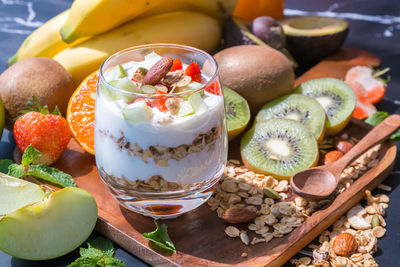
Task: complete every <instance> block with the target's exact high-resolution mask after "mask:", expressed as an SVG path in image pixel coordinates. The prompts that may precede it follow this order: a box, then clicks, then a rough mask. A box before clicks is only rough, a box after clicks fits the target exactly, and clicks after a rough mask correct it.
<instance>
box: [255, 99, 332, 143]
mask: <svg viewBox="0 0 400 267" xmlns="http://www.w3.org/2000/svg"><path fill="white" fill-rule="evenodd" d="M272 118H285V119H291V120H295V121H298V122H301V123H302V124H304V125H305V126H306V127H307V128H308V129H309V130H310V131H311V132H312V133H313V135H314V136H315V139H317V141H318V142H319V141H321V140H322V139H323V137H324V133H325V119H326V115H325V111H324V109H323V108H322V106H321V105H320V104H319V103H318V102H317V101H316V100H315V99H313V98H311V97H308V96H304V95H299V94H291V95H285V96H281V97H278V98H276V99H274V100H272V101H271V102H268V103H267V104H265V105H264V106H263V107H262V108H261V110H260V111H259V112H258V114H257V117H256V122H257V123H258V122H265V121H268V120H270V119H272Z"/></svg>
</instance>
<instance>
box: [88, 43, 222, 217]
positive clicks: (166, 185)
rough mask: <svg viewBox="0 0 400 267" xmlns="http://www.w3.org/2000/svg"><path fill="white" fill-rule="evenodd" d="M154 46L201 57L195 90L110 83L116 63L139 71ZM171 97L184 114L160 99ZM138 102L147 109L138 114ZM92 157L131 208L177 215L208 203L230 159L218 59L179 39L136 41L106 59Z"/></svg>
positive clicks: (185, 57)
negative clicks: (136, 88) (152, 90)
mask: <svg viewBox="0 0 400 267" xmlns="http://www.w3.org/2000/svg"><path fill="white" fill-rule="evenodd" d="M151 52H155V53H157V54H158V55H160V56H169V57H171V58H173V59H176V58H179V59H180V60H181V62H182V64H183V66H184V67H186V66H188V65H189V64H190V63H192V62H197V63H198V65H199V67H200V69H201V73H202V77H201V84H197V87H196V88H195V89H193V90H191V91H190V90H189V91H181V92H180V91H179V90H174V92H173V93H165V94H144V93H137V92H131V91H125V90H122V89H121V87H117V86H115V84H113V83H110V79H108V78H107V77H109V76H112V75H111V73H112V72H113V70H114V68H116V67H120V66H118V64H122V66H131V68H132V69H133V71H135V68H136V67H135V66H137V65H138V62H143V60H144V59H145V56H146V55H148V54H149V53H151ZM131 72H132V71H131ZM128 76H129V71H128ZM129 78H130V77H129ZM143 90H144V89H143ZM199 97H200V98H201V99H203V100H202V101H200V100H199V99H198V98H199ZM169 99H170V100H169ZM196 99H197V100H199V101H197V100H196ZM166 101H169V103H175V104H176V103H180V104H179V105H178V106H179V112H178V113H177V114H175V115H174V114H172V113H173V109H172V108H171V109H170V110H168V111H167V112H160V110H159V105H160V103H161V104H165V103H166ZM196 101H197V102H196ZM137 102H141V103H142V104H143V108H144V109H145V110H146V112H145V113H144V115H143V114H142V113H143V110H139V113H134V112H136V111H135V110H134V108H133V107H134V106H137V105H139V104H136V105H134V103H137ZM188 103H189V104H188ZM142 104H140V105H142ZM168 107H169V108H170V106H168ZM132 110H134V111H132ZM128 111H129V112H128ZM174 112H175V113H176V111H174ZM143 116H144V117H145V118H144V119H143ZM95 155H96V165H97V169H98V171H99V173H100V176H101V177H102V179H103V180H104V182H105V183H106V184H107V185H108V187H109V188H110V191H111V193H112V195H113V196H114V197H115V199H116V200H117V201H118V202H119V203H120V204H121V205H123V206H124V207H126V208H128V209H129V210H132V211H134V212H137V213H140V214H143V215H146V216H151V217H153V218H162V219H165V218H174V217H177V216H179V215H180V214H182V213H185V212H188V211H190V210H192V209H195V208H197V207H198V206H200V205H201V204H203V203H204V202H205V201H207V199H208V198H209V197H210V196H211V195H212V188H213V186H214V185H215V184H216V183H217V182H218V180H219V179H220V178H221V176H222V173H223V170H224V168H225V164H226V159H227V131H226V123H225V109H224V99H223V90H222V86H221V82H220V79H219V76H218V65H217V63H216V61H215V60H214V59H213V57H212V56H210V55H209V54H207V53H206V52H204V51H201V50H199V49H196V48H193V47H188V46H182V45H174V44H151V45H143V46H137V47H133V48H128V49H125V50H123V51H120V52H118V53H116V54H114V55H112V56H111V57H109V58H108V59H107V60H106V61H105V62H104V63H103V64H102V66H101V68H100V73H99V83H98V90H97V96H96V113H95Z"/></svg>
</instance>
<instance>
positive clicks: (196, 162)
mask: <svg viewBox="0 0 400 267" xmlns="http://www.w3.org/2000/svg"><path fill="white" fill-rule="evenodd" d="M139 66H145V67H146V68H149V66H148V65H145V64H144V63H139V64H138V63H137V62H134V63H126V64H124V68H125V69H126V70H127V72H128V77H131V75H133V73H134V72H135V71H136V69H137V68H138V67H139ZM108 78H109V79H113V77H107V76H106V79H108ZM202 99H203V100H204V103H205V105H206V107H207V108H206V109H203V110H201V111H198V112H197V111H196V112H195V113H194V114H192V115H187V116H183V117H180V116H176V115H171V114H170V113H169V112H168V111H167V112H161V111H159V110H158V109H157V107H153V108H151V112H152V117H151V120H149V121H144V122H139V123H132V122H130V121H128V120H126V119H125V118H124V117H123V115H122V112H121V110H122V109H123V108H124V107H126V106H127V105H128V104H126V103H125V102H124V101H123V100H114V101H109V100H108V99H106V98H105V97H103V96H102V95H101V94H98V95H97V98H96V123H95V151H96V163H97V166H98V167H100V168H102V169H103V171H104V172H106V173H107V174H109V175H113V176H115V177H118V178H125V179H127V180H130V181H134V180H137V179H140V180H147V179H149V178H150V177H152V176H156V175H159V176H161V177H162V178H164V179H165V180H167V181H169V182H177V183H181V184H193V183H198V182H202V181H206V180H209V179H212V178H214V177H215V176H217V175H220V174H221V172H222V171H223V167H224V163H225V158H226V154H225V153H226V145H227V144H226V136H225V135H226V132H225V131H224V130H223V127H224V123H223V122H224V99H223V96H222V95H215V94H212V93H208V92H205V93H204V96H203V97H202ZM164 119H165V120H167V122H166V121H165V120H164ZM163 120H164V121H163ZM214 127H217V128H218V129H219V130H220V132H222V137H218V138H216V140H215V142H214V143H213V144H210V145H207V146H206V147H205V148H204V149H203V150H202V151H200V152H193V153H191V154H189V155H187V156H186V157H184V158H181V159H180V160H174V159H169V160H168V166H160V165H157V164H155V162H154V161H153V158H151V157H150V158H148V162H147V163H146V162H144V161H143V159H142V157H137V156H134V155H133V154H130V155H129V154H128V151H127V149H124V148H120V147H119V145H118V144H117V143H116V142H115V140H117V139H118V138H120V137H122V136H124V137H125V140H126V141H127V142H130V143H131V144H132V145H134V144H137V145H138V146H139V147H140V148H142V149H143V150H145V149H147V148H149V147H150V146H157V145H160V146H164V147H168V148H170V147H171V148H173V147H177V146H179V145H182V144H186V145H190V144H192V142H193V141H194V140H195V139H196V137H198V136H199V135H200V134H206V133H208V132H209V131H210V130H211V129H212V128H214ZM105 133H106V134H105ZM110 136H113V137H114V138H111V137H110Z"/></svg>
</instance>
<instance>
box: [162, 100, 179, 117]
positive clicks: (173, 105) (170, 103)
mask: <svg viewBox="0 0 400 267" xmlns="http://www.w3.org/2000/svg"><path fill="white" fill-rule="evenodd" d="M165 106H166V107H167V109H168V110H169V112H170V113H171V114H172V115H176V114H178V112H179V106H180V102H179V100H178V99H176V98H168V99H167V101H165Z"/></svg>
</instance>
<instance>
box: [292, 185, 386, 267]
mask: <svg viewBox="0 0 400 267" xmlns="http://www.w3.org/2000/svg"><path fill="white" fill-rule="evenodd" d="M379 188H381V189H383V190H390V187H388V186H386V185H381V186H379ZM365 200H366V202H367V206H365V207H363V206H361V205H360V204H357V205H356V206H354V207H353V208H352V209H350V210H349V211H348V212H347V215H346V216H342V217H341V218H340V219H339V220H337V221H336V222H335V223H334V224H333V226H332V229H331V230H325V231H324V232H323V233H322V234H321V235H320V236H319V238H318V242H319V243H320V244H319V245H315V244H311V245H309V248H311V249H313V259H311V258H309V257H302V258H299V259H292V260H290V262H291V263H292V264H295V265H296V266H303V267H304V266H327V267H328V266H334V267H336V266H370V267H373V266H378V264H377V263H376V262H375V260H374V257H373V256H372V255H373V253H374V252H376V250H377V243H378V239H379V238H381V237H383V236H384V235H385V233H386V229H385V226H386V222H385V219H384V218H383V217H384V215H385V209H386V208H387V207H388V202H389V197H388V196H387V195H384V194H381V195H377V196H372V194H371V192H370V191H368V190H367V191H366V192H365ZM310 264H311V265H310Z"/></svg>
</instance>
